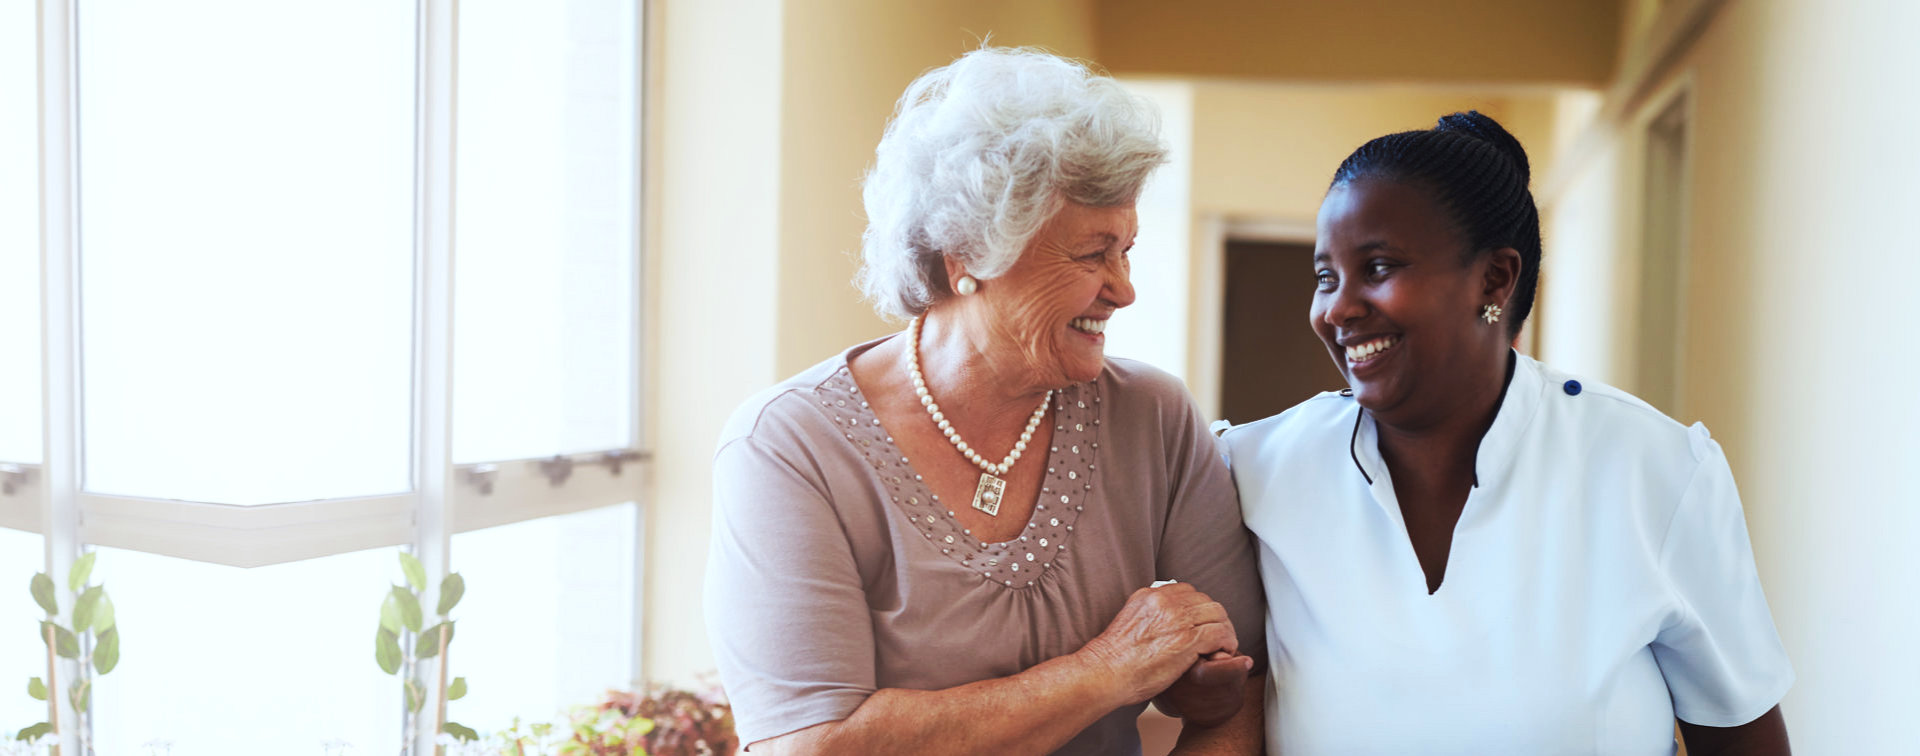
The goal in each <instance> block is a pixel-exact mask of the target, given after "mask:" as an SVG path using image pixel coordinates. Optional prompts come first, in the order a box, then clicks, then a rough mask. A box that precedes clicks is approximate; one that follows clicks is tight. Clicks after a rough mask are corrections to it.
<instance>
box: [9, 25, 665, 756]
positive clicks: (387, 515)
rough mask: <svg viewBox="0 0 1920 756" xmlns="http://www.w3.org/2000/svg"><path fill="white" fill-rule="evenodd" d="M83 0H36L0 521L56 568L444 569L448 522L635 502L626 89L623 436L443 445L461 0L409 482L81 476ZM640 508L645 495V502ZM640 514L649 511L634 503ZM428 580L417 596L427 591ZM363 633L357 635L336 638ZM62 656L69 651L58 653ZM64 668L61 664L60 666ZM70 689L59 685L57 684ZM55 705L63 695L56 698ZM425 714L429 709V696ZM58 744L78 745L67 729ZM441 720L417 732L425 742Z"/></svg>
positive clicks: (426, 69)
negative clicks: (33, 284)
mask: <svg viewBox="0 0 1920 756" xmlns="http://www.w3.org/2000/svg"><path fill="white" fill-rule="evenodd" d="M77 2H78V0H39V3H38V16H37V18H38V25H39V34H38V36H39V51H38V52H39V80H40V86H39V102H38V109H39V121H40V177H39V178H40V196H41V214H40V219H41V222H40V241H41V249H40V262H41V324H40V325H41V334H42V338H41V352H42V360H43V361H42V385H41V390H42V398H43V404H42V406H43V413H44V414H43V417H42V431H41V432H42V440H43V450H42V462H41V463H40V464H37V465H32V464H13V463H7V462H5V461H4V460H0V526H4V527H9V528H14V529H18V530H24V531H28V532H40V533H42V534H44V536H45V543H46V567H47V569H48V571H49V573H50V574H54V575H61V574H64V573H65V572H66V570H67V569H68V567H69V566H70V565H71V564H72V563H73V561H74V559H75V558H77V557H78V556H79V555H80V554H81V553H82V551H83V549H84V548H86V547H88V546H106V547H114V548H123V549H131V550H136V551H142V552H148V553H153V554H159V555H164V556H170V557H177V558H183V559H192V560H197V561H204V562H213V563H218V564H225V565H231V566H235V567H259V566H265V565H270V564H279V563H284V562H291V561H298V560H304V559H312V558H317V557H322V556H328V555H332V554H340V553H345V552H350V551H358V550H362V549H370V548H379V547H390V546H403V545H404V546H408V547H410V548H411V549H412V551H413V553H414V554H415V555H416V556H418V557H419V558H420V559H421V561H422V562H423V563H425V564H426V565H427V567H428V570H429V571H430V573H432V575H433V576H434V579H433V580H430V581H429V582H430V584H431V585H430V587H431V586H437V584H438V579H437V577H438V576H439V575H443V574H445V573H446V572H447V569H448V560H449V551H450V544H451V540H452V537H453V535H455V534H457V533H462V532H467V531H471V530H478V529H482V528H489V527H494V526H498V525H505V524H510V523H514V522H521V521H525V520H531V519H537V518H542V517H550V516H555V515H562V514H569V513H574V512H580V511H585V510H589V509H595V508H599V507H606V506H616V505H620V504H625V503H628V502H633V503H635V504H636V505H637V506H640V507H645V506H646V505H647V502H646V501H645V493H646V491H647V490H648V487H649V485H648V484H649V481H650V478H651V462H650V459H651V454H650V453H649V451H648V450H647V449H646V448H645V446H644V444H645V441H644V439H645V434H644V429H645V428H646V425H645V417H644V411H645V405H644V402H643V398H644V397H645V381H646V378H645V375H646V373H645V371H644V367H645V365H644V362H643V361H644V359H645V350H644V349H643V348H642V345H641V343H640V340H641V339H642V338H643V334H644V333H645V331H644V330H643V328H642V325H643V323H642V320H641V318H642V313H643V312H645V302H644V301H643V299H644V293H645V292H646V288H645V280H644V266H643V262H644V258H643V257H642V255H641V244H642V239H643V236H642V234H641V233H640V231H641V228H640V224H641V222H642V218H641V209H642V208H643V207H644V206H645V202H644V197H643V196H642V194H641V192H642V190H643V188H644V183H643V181H642V170H643V164H642V161H643V159H644V155H645V154H646V150H644V149H642V148H641V147H642V145H644V144H645V136H644V135H645V133H646V130H647V126H648V124H647V121H646V119H645V98H644V93H643V92H636V93H635V97H634V103H635V104H634V107H635V111H636V112H635V113H634V121H633V122H634V124H635V127H636V128H635V133H634V134H633V135H632V138H633V139H634V140H635V149H634V151H633V153H634V166H633V169H632V171H631V173H630V180H631V181H633V182H634V183H633V194H632V196H633V197H634V198H635V205H634V207H633V208H632V215H631V217H632V218H633V223H634V228H633V229H632V231H633V233H632V234H631V238H632V245H633V249H632V251H631V254H632V256H633V257H632V259H633V270H634V280H633V281H632V285H633V292H634V296H633V301H632V308H631V312H630V313H629V316H630V317H631V318H632V323H631V325H632V330H631V332H632V333H633V335H634V339H635V342H636V343H635V344H634V349H633V365H632V371H631V375H632V376H633V383H632V385H631V386H630V387H629V388H630V390H631V392H632V395H631V401H630V403H629V405H630V407H631V408H632V412H631V417H629V418H628V421H629V422H631V423H632V426H631V427H632V438H633V444H632V445H631V446H629V447H626V448H621V449H609V450H602V451H596V452H591V453H583V454H572V455H561V456H556V457H552V458H547V459H521V460H502V461H498V462H492V463H484V464H464V465H456V464H454V463H453V461H452V438H453V437H452V422H453V411H452V360H453V327H454V323H453V319H454V316H453V297H454V296H455V292H454V291H453V270H454V265H455V251H454V250H455V243H454V239H453V238H452V236H453V218H454V208H455V202H456V200H457V198H456V197H455V196H454V166H455V161H454V157H455V150H456V149H457V144H458V128H457V126H458V125H457V123H455V112H456V111H455V97H456V93H457V89H456V84H457V81H458V80H457V76H458V72H457V61H458V57H457V56H458V45H459V40H458V28H459V27H458V20H459V0H416V8H417V12H416V34H417V45H416V50H417V52H416V71H415V73H416V77H417V78H416V81H417V87H416V91H417V95H416V100H415V108H416V119H415V178H414V209H415V223H414V235H415V236H414V271H415V275H414V285H415V289H414V322H413V328H414V332H413V337H414V355H413V359H414V362H413V386H412V396H413V418H412V426H413V432H412V455H413V456H412V460H411V461H412V471H413V490H411V491H409V492H405V493H400V494H393V495H386V496H369V497H354V498H338V499H325V500H317V501H301V502H286V503H278V504H266V505H256V506H238V505H231V504H218V503H207V502H193V501H178V500H169V499H149V498H140V497H134V496H120V495H106V494H99V493H90V492H88V491H86V490H85V487H84V480H83V479H82V470H83V469H84V458H83V444H82V438H81V431H80V429H81V428H82V427H83V426H82V424H81V419H82V417H83V413H84V409H85V408H84V407H83V406H82V393H81V391H80V381H81V380H82V376H83V375H84V373H83V370H82V365H81V364H80V354H81V352H80V342H81V339H82V338H83V334H82V330H81V327H80V326H81V321H80V308H79V304H80V289H79V286H80V284H81V282H80V280H79V259H80V258H79V255H80V243H81V240H80V238H79V207H78V188H79V187H78V181H77V177H78V165H79V163H78V160H79V154H78V144H77V143H76V138H75V135H76V134H77V133H78V132H77V129H78V121H77V114H76V105H77V100H78V97H77V84H78V82H77V81H76V69H77V59H76V57H75V56H76V53H77V42H76V40H77V37H76V35H77V33H78V29H77V28H76V23H75V6H76V4H77ZM634 2H635V3H636V6H637V7H636V9H635V13H634V19H635V24H636V29H635V30H634V40H635V45H636V50H635V55H634V60H633V65H634V67H635V69H634V77H633V81H634V83H635V86H636V87H644V83H643V82H645V81H646V77H645V71H644V70H643V67H644V65H645V60H646V51H645V43H646V39H647V38H646V35H645V31H646V29H645V25H646V18H647V14H648V8H647V2H646V0H634ZM642 512H644V509H643V510H642ZM635 519H636V521H637V522H639V523H642V524H641V525H640V526H639V527H641V528H643V527H644V522H645V520H646V518H645V517H644V516H641V517H637V518H635ZM643 535H644V534H643V533H641V532H638V529H636V532H635V534H634V537H635V539H636V540H635V576H634V578H635V582H634V585H635V592H636V596H635V609H634V617H633V627H634V649H633V660H634V662H633V670H632V675H633V679H634V680H635V681H638V680H640V679H643V678H642V670H641V660H642V659H643V658H644V649H642V648H641V637H642V633H641V632H640V628H641V627H642V619H643V618H642V616H641V614H642V610H641V608H640V607H642V606H643V605H644V603H643V602H644V597H643V596H642V595H640V594H641V593H643V592H644V586H645V580H644V575H642V574H641V573H642V572H643V571H644V565H645V551H644V544H645V541H644V538H643ZM433 600H434V597H432V596H427V597H426V601H427V603H429V605H430V604H431V603H432V601H433ZM342 642H357V639H342ZM62 661H63V663H66V664H67V665H68V666H69V667H70V668H71V667H72V663H71V662H68V661H66V660H62ZM72 672H73V670H72V669H68V670H65V671H63V674H66V675H70V674H72ZM62 698H64V697H62ZM59 705H60V707H61V710H60V721H62V722H72V721H74V719H73V712H72V711H71V710H70V709H69V707H68V706H67V705H66V704H65V703H64V701H63V702H62V703H60V704H59ZM428 714H429V715H430V714H431V713H430V712H428ZM64 730H65V731H64V732H63V733H62V737H61V745H62V746H63V750H64V751H68V752H77V750H78V740H77V733H76V732H74V728H71V727H67V728H64ZM433 737H434V733H433V732H432V731H431V728H427V727H422V728H420V733H419V738H418V739H417V740H416V742H415V743H414V744H413V745H414V747H415V748H416V749H417V752H423V753H431V752H432V747H433Z"/></svg>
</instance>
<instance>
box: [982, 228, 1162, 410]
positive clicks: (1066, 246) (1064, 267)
mask: <svg viewBox="0 0 1920 756" xmlns="http://www.w3.org/2000/svg"><path fill="white" fill-rule="evenodd" d="M1138 230H1139V214H1138V213H1136V212H1135V210H1134V206H1133V204H1132V203H1128V204H1125V205H1120V206H1116V207H1089V206H1087V205H1082V204H1079V203H1077V202H1071V201H1066V202H1062V203H1061V206H1060V210H1059V212H1057V213H1055V214H1054V216H1053V217H1052V218H1051V219H1050V220H1048V221H1047V223H1046V225H1044V226H1042V227H1041V228H1040V231H1039V232H1038V233H1036V234H1034V238H1033V241H1032V242H1030V243H1028V245H1027V249H1026V251H1025V252H1023V253H1022V254H1021V255H1020V259H1019V261H1018V262H1015V263H1014V264H1013V267H1012V268H1009V269H1008V270H1007V272H1006V273H1005V274H1003V275H1001V276H999V277H997V278H994V279H992V280H991V281H988V282H985V283H983V284H982V285H981V287H980V294H979V296H976V297H969V298H966V299H964V300H962V302H964V303H965V304H964V306H962V307H961V308H959V310H960V312H959V314H960V315H961V316H962V317H964V318H968V319H978V320H980V321H983V322H985V323H986V324H987V328H986V330H987V331H988V332H989V333H990V334H992V335H993V339H992V341H991V342H990V343H988V344H986V345H984V346H983V347H982V351H983V352H985V353H987V354H989V355H992V354H993V353H995V352H1000V351H1002V350H1004V351H1005V352H1006V353H1009V354H1019V355H1021V356H1022V360H1023V362H1024V363H1025V365H1024V366H1023V368H1022V369H1020V370H1018V371H1010V372H1017V373H1020V375H1010V376H1008V377H1009V378H1013V379H1014V381H1015V382H1017V383H1020V384H1025V385H1026V386H1027V387H1029V388H1030V389H1032V390H1038V391H1045V390H1046V389H1050V388H1059V387H1061V386H1065V385H1068V384H1072V383H1082V382H1085V381H1090V380H1093V379H1094V378H1095V377H1097V376H1099V374H1100V369H1101V367H1102V366H1103V365H1105V364H1106V340H1107V337H1106V330H1107V320H1108V319H1109V318H1111V317H1113V313H1114V312H1115V311H1117V310H1119V309H1120V308H1122V307H1126V306H1127V305H1130V304H1133V300H1134V292H1133V284H1132V282H1131V280H1130V279H1129V277H1128V274H1129V270H1128V262H1127V250H1129V249H1130V248H1132V246H1133V239H1134V236H1135V234H1136V233H1137V232H1138ZM956 267H957V266H956Z"/></svg>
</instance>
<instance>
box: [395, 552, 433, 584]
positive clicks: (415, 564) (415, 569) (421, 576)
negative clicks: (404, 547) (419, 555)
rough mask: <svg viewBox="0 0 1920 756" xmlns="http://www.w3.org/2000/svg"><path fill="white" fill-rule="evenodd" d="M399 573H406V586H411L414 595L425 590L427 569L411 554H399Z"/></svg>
mask: <svg viewBox="0 0 1920 756" xmlns="http://www.w3.org/2000/svg"><path fill="white" fill-rule="evenodd" d="M400 571H401V572H404V573H407V585H411V586H413V592H414V593H419V592H421V591H424V590H426V589H427V568H426V566H425V565H422V564H420V560H418V559H415V558H413V555H412V554H409V553H407V552H404V551H402V552H400Z"/></svg>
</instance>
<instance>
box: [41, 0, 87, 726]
mask: <svg viewBox="0 0 1920 756" xmlns="http://www.w3.org/2000/svg"><path fill="white" fill-rule="evenodd" d="M73 14H74V3H73V2H72V0H43V2H41V3H40V16H39V22H40V29H39V31H40V34H39V38H40V45H39V46H40V103H39V106H40V198H41V204H40V213H41V215H40V243H41V248H40V275H41V289H40V297H41V298H40V302H41V305H40V308H41V310H40V314H41V318H40V322H41V328H42V329H43V330H42V338H41V349H42V350H43V351H42V361H41V366H42V367H41V371H42V372H41V392H42V394H41V398H42V403H41V407H42V412H43V413H44V414H43V415H42V421H41V429H42V430H41V433H42V434H43V436H42V448H43V450H44V451H43V454H44V456H43V458H42V461H43V463H44V464H43V465H42V467H41V470H42V472H43V473H44V477H43V478H42V485H41V487H40V490H41V492H42V496H43V497H44V498H42V500H41V520H40V521H41V525H42V526H43V527H44V528H45V533H46V565H47V573H48V574H49V575H52V576H55V580H56V582H64V581H62V580H61V578H62V577H63V576H65V574H66V572H67V569H68V567H69V566H70V565H72V564H73V560H74V559H75V558H76V557H78V556H79V549H80V515H79V502H78V499H79V491H80V476H81V450H80V435H79V428H80V412H81V408H80V392H79V388H80V385H79V384H80V382H79V374H80V369H79V368H80V366H79V341H80V327H79V323H80V320H79V312H80V311H79V304H80V301H79V300H80V298H79V289H78V287H77V285H76V284H77V276H78V270H79V239H78V233H77V230H78V228H79V223H78V220H79V214H78V208H77V201H76V198H77V196H78V193H77V192H76V189H77V187H76V185H75V177H76V176H77V175H78V162H79V152H78V141H79V140H78V119H77V118H76V117H75V115H76V102H77V89H76V84H75V75H74V15H73ZM59 665H60V669H59V674H60V676H61V679H62V681H63V682H62V683H61V684H62V685H63V686H64V684H65V683H64V681H65V680H71V679H73V677H74V675H75V674H76V673H77V672H78V665H77V664H75V663H73V662H71V661H69V660H65V659H63V660H60V663H59ZM52 706H53V707H54V709H55V711H57V714H58V717H59V722H58V727H59V730H60V736H59V741H58V742H59V745H60V750H61V751H62V752H66V753H74V752H77V751H78V750H79V744H80V738H79V729H80V728H79V726H78V725H79V724H80V723H79V721H78V719H77V718H76V717H75V712H74V710H73V707H72V706H70V705H68V703H67V701H66V696H64V695H60V696H54V697H53V700H52Z"/></svg>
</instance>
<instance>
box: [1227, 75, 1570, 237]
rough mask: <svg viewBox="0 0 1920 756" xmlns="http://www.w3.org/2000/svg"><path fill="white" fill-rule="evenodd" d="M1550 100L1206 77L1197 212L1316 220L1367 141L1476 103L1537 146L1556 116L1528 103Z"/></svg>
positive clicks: (1545, 140)
mask: <svg viewBox="0 0 1920 756" xmlns="http://www.w3.org/2000/svg"><path fill="white" fill-rule="evenodd" d="M1550 97H1551V95H1549V94H1545V93H1542V94H1534V95H1526V94H1507V93H1505V92H1503V91H1501V90H1497V89H1493V88H1490V87H1487V88H1478V89H1473V88H1465V87H1461V88H1437V87H1393V86H1365V87H1341V86H1331V85H1323V84H1236V83H1223V82H1208V83H1202V84H1199V85H1197V86H1195V88H1194V155H1193V206H1194V211H1195V212H1197V213H1203V214H1208V213H1210V214H1218V215H1226V216H1241V217H1248V218H1270V219H1287V220H1294V221H1298V222H1302V223H1307V224H1311V223H1312V222H1313V219H1314V216H1315V215H1316V214H1317V213H1318V212H1319V210H1320V199H1321V197H1322V196H1324V195H1325V194H1326V191H1327V182H1328V181H1330V180H1332V178H1333V171H1334V169H1335V168H1338V167H1339V166H1340V161H1341V160H1344V159H1345V158H1346V156H1347V154H1348V153H1351V152H1353V150H1354V148H1356V147H1359V146H1360V145H1361V144H1363V143H1365V142H1366V141H1367V140H1369V139H1372V138H1374V137H1377V136H1382V135H1385V134H1390V133H1393V132H1396V131H1406V130H1409V129H1424V128H1431V127H1432V126H1433V124H1434V122H1435V121H1436V120H1438V119H1439V118H1440V116H1443V115H1446V114H1448V113H1452V112H1455V111H1461V110H1475V109H1477V110H1480V111H1481V112H1484V113H1486V114H1487V115H1490V116H1493V117H1494V118H1496V119H1500V120H1501V122H1502V123H1503V124H1505V125H1506V126H1508V127H1509V129H1511V130H1512V131H1514V132H1515V136H1517V137H1519V138H1520V140H1521V142H1522V144H1524V145H1526V146H1527V147H1528V148H1529V151H1530V152H1532V151H1533V147H1534V145H1535V144H1536V143H1538V144H1549V143H1551V142H1552V139H1551V138H1550V133H1551V132H1550V126H1551V123H1552V121H1551V115H1550V113H1546V112H1543V108H1542V106H1541V105H1535V104H1531V103H1530V101H1536V100H1537V101H1539V102H1541V103H1545V102H1547V101H1548V100H1549V99H1550ZM1517 103H1528V104H1529V105H1530V106H1529V107H1519V106H1517V105H1516V104H1517ZM1535 159H1536V160H1540V159H1542V156H1540V155H1537V154H1536V155H1535ZM1546 159H1550V158H1546Z"/></svg>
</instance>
